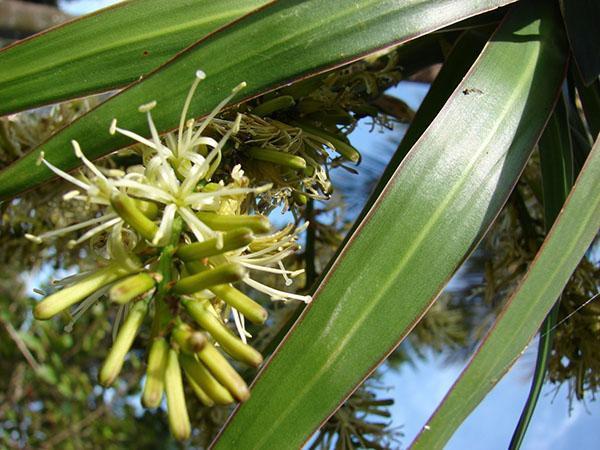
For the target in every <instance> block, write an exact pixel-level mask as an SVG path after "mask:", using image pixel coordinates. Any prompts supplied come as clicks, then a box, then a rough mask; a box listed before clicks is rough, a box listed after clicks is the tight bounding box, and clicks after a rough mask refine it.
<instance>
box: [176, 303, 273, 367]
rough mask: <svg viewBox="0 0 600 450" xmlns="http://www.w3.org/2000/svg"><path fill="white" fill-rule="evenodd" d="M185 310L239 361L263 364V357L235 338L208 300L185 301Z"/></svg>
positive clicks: (257, 364) (253, 364)
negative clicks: (216, 314)
mask: <svg viewBox="0 0 600 450" xmlns="http://www.w3.org/2000/svg"><path fill="white" fill-rule="evenodd" d="M183 304H184V306H185V309H186V310H187V312H188V313H189V314H190V316H191V317H192V318H193V319H194V320H195V321H196V322H197V323H198V325H200V326H201V327H202V328H204V329H205V330H206V331H208V332H209V333H210V335H211V336H212V337H213V339H214V340H215V341H217V342H218V343H219V344H221V347H223V350H225V351H226V352H227V353H229V355H231V356H232V357H233V358H235V359H237V360H238V361H241V362H244V363H246V364H248V365H251V366H254V367H258V366H259V365H260V364H261V363H262V362H263V357H262V355H261V354H260V353H259V352H257V351H256V350H255V349H254V348H252V347H251V346H250V345H248V344H245V343H243V342H242V341H241V340H240V339H238V338H237V337H235V336H234V335H233V333H231V332H230V331H229V329H228V328H227V327H226V326H225V325H223V324H222V323H221V321H220V320H219V319H218V318H217V317H216V316H215V315H214V313H213V312H212V311H211V310H210V309H209V307H208V304H209V302H208V300H204V301H203V300H189V299H187V300H183Z"/></svg>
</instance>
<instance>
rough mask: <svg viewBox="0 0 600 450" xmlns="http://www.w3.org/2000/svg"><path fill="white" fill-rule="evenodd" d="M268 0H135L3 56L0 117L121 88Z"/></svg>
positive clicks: (40, 36) (51, 32)
mask: <svg viewBox="0 0 600 450" xmlns="http://www.w3.org/2000/svg"><path fill="white" fill-rule="evenodd" d="M267 3H268V1H267V0H221V1H218V2H215V1H211V0H171V1H169V2H165V1H164V0H134V1H130V2H123V3H121V4H118V5H115V6H113V7H111V8H107V9H104V10H101V11H99V12H98V13H95V14H91V15H88V16H85V17H83V18H81V19H77V20H74V21H72V22H68V23H66V24H64V25H61V26H58V27H55V28H53V29H51V30H49V31H47V32H43V33H40V34H38V35H36V36H34V37H32V38H29V39H25V40H23V41H21V42H18V43H16V44H15V45H13V46H11V47H8V48H6V49H4V50H2V51H1V52H0V68H2V69H0V115H4V114H9V113H14V112H16V111H22V110H25V109H28V108H32V107H35V106H40V105H44V104H48V103H52V102H58V101H61V100H66V99H70V98H74V97H78V96H82V95H85V94H90V93H93V92H102V91H107V90H110V89H114V88H118V87H121V86H123V85H125V84H129V83H131V82H132V81H135V80H137V79H138V78H139V77H140V76H142V75H145V74H146V73H148V72H150V71H151V70H153V69H155V68H156V67H158V66H159V65H161V64H163V63H164V62H165V61H167V60H168V59H169V58H171V57H172V56H173V55H175V54H176V53H177V52H179V51H180V50H183V49H184V48H185V47H187V46H188V45H190V44H192V43H194V42H196V41H197V40H198V39H200V38H202V37H203V36H205V35H206V34H208V33H211V32H213V31H214V30H216V29H217V28H219V27H221V26H223V25H225V24H227V23H229V22H231V21H232V20H235V19H238V18H239V17H241V16H242V15H244V14H247V13H249V12H250V11H252V10H254V9H256V8H259V7H261V6H263V5H265V4H267Z"/></svg>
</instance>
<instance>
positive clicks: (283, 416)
mask: <svg viewBox="0 0 600 450" xmlns="http://www.w3.org/2000/svg"><path fill="white" fill-rule="evenodd" d="M539 14H541V15H542V17H540V16H539ZM557 23H558V21H557V16H556V15H555V14H552V13H549V12H548V11H547V8H545V5H544V2H543V1H540V2H524V3H519V4H518V5H517V6H516V9H515V10H514V11H513V12H512V14H511V15H510V18H509V19H508V20H507V21H506V22H505V23H504V24H503V25H501V27H500V29H499V31H498V32H497V33H496V34H495V35H494V37H493V38H492V40H491V41H490V42H489V43H488V44H487V45H486V47H485V48H484V50H483V52H482V54H481V56H480V58H479V59H478V60H477V62H476V63H475V64H474V66H473V67H472V68H471V70H470V71H469V73H468V74H467V75H466V77H465V79H464V80H463V81H462V83H461V84H460V85H459V86H458V87H457V89H456V91H455V92H454V94H453V95H452V96H451V98H450V99H449V101H448V103H447V104H446V105H445V106H444V108H443V109H442V110H441V111H440V113H439V114H438V116H437V118H436V119H435V120H434V122H433V123H432V124H431V126H430V127H429V128H428V129H427V131H426V132H425V133H424V135H423V136H422V137H421V138H420V139H419V141H418V142H417V143H416V144H415V146H414V147H413V149H412V150H411V152H410V153H409V154H408V155H407V157H406V158H405V159H404V161H403V162H402V164H401V166H400V167H399V169H398V171H397V172H396V173H395V175H394V176H393V177H392V179H391V180H390V183H389V184H388V186H387V187H386V189H385V190H384V192H383V193H382V195H381V197H380V198H379V199H378V201H377V202H376V203H375V205H374V206H373V208H372V209H371V211H370V213H369V214H368V215H367V217H366V218H365V220H364V221H363V222H362V224H361V226H360V227H359V228H358V230H357V231H356V232H355V234H354V237H353V239H351V240H350V241H349V243H348V244H347V246H346V247H345V249H344V251H343V252H342V253H341V255H340V256H339V257H338V259H337V260H336V263H335V264H334V266H333V269H332V271H331V272H330V273H329V275H328V276H327V277H326V278H325V280H324V281H323V283H322V285H321V286H320V288H319V289H318V291H317V293H316V294H315V298H314V300H313V302H312V304H311V305H309V307H308V308H307V309H306V310H305V311H304V313H303V315H302V316H301V318H300V319H299V321H298V323H297V324H296V325H295V327H294V328H293V329H292V330H291V331H290V333H289V334H288V336H287V337H286V339H285V340H284V342H283V343H282V345H281V346H280V347H279V349H278V351H276V352H275V354H274V356H273V357H272V358H271V359H270V361H269V363H268V364H267V366H266V367H265V369H264V370H263V371H262V372H261V374H260V376H259V377H258V380H257V381H256V383H255V385H254V386H253V389H252V397H251V398H250V400H249V401H248V402H247V403H245V404H244V405H242V406H241V407H239V409H238V410H237V412H236V414H235V415H234V416H233V418H232V419H231V420H230V422H229V424H228V426H226V428H225V429H224V431H223V432H222V434H221V436H220V438H219V439H218V441H216V443H215V444H214V447H215V448H218V449H221V448H222V449H225V448H244V449H263V448H264V449H267V448H268V449H272V448H298V447H300V445H301V444H302V443H303V442H304V441H305V440H306V439H307V438H308V437H309V436H310V435H311V434H312V433H313V432H314V431H315V430H316V429H317V428H318V426H319V425H320V424H321V423H323V421H325V420H327V418H328V417H329V416H330V415H331V414H332V413H333V412H334V411H335V410H336V408H337V407H338V406H339V405H340V403H341V402H343V401H344V400H345V399H346V398H347V397H348V396H349V395H350V394H351V393H352V391H353V390H354V389H355V388H356V387H357V386H358V385H359V384H360V383H361V381H362V380H363V379H364V378H365V377H366V376H368V374H369V373H371V372H372V371H373V370H374V368H375V367H377V365H378V364H379V363H380V362H381V360H382V359H383V358H384V357H385V356H386V355H388V354H389V353H390V352H391V351H392V350H393V349H394V348H395V347H396V346H397V345H398V343H399V342H400V341H401V340H402V339H403V338H404V337H405V336H406V334H407V333H408V332H409V331H410V330H411V328H412V327H413V326H414V324H415V323H416V322H417V321H418V320H419V318H420V317H421V316H422V315H423V314H424V313H425V311H426V310H427V308H428V306H429V305H430V304H431V303H432V302H433V300H434V299H435V298H436V296H437V295H438V294H439V292H440V291H441V289H442V288H443V286H444V285H445V284H446V282H447V281H448V279H449V278H450V277H451V275H452V274H453V272H454V271H455V270H456V268H457V267H458V266H459V265H460V263H461V262H462V261H463V259H464V258H465V256H466V255H467V254H468V253H469V252H470V250H471V249H472V248H473V247H474V245H476V242H477V241H478V240H479V239H480V237H481V236H482V234H483V233H484V232H485V230H486V229H487V228H488V226H489V225H490V223H491V222H492V221H493V219H494V217H495V216H496V215H497V213H498V212H499V211H500V209H501V207H502V205H503V204H504V202H505V200H506V198H507V196H508V194H509V192H510V191H511V189H512V187H513V185H514V183H515V182H516V180H517V178H518V176H519V173H520V172H521V170H522V168H523V166H524V164H525V162H526V160H527V158H528V156H529V154H530V151H531V149H532V148H533V146H534V144H535V142H536V140H537V139H538V137H539V134H540V133H541V130H542V128H543V126H544V124H545V122H546V120H547V118H548V116H549V114H550V111H551V110H552V105H553V103H554V101H555V98H556V93H557V91H558V89H559V86H560V84H561V81H562V79H563V77H564V67H565V61H566V55H565V52H566V51H565V45H564V42H563V39H562V36H561V34H560V29H559V28H558V26H557ZM515 61H519V64H518V65H516V64H515V63H514V62H515Z"/></svg>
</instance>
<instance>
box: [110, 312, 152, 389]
mask: <svg viewBox="0 0 600 450" xmlns="http://www.w3.org/2000/svg"><path fill="white" fill-rule="evenodd" d="M147 312H148V304H147V302H145V301H141V302H137V303H136V304H135V305H134V306H133V307H132V308H131V310H130V311H129V314H128V315H127V318H126V319H125V322H123V325H121V328H120V329H119V333H118V334H117V338H116V339H115V342H114V343H113V346H112V347H111V349H110V352H109V353H108V356H107V357H106V359H105V360H104V364H103V365H102V369H100V376H99V380H100V384H102V385H103V386H110V385H111V384H112V383H113V382H114V381H115V379H116V378H117V376H119V372H121V368H122V367H123V362H124V361H125V355H127V352H128V351H129V349H130V348H131V344H133V340H134V339H135V336H136V335H137V333H138V331H139V329H140V327H141V326H142V323H143V322H144V317H146V313H147Z"/></svg>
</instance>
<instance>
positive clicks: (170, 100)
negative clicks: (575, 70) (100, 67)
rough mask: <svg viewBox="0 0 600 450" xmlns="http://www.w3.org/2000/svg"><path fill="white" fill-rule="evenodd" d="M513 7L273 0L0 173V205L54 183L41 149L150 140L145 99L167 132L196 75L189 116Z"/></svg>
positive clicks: (96, 150) (105, 149) (56, 157)
mask: <svg viewBox="0 0 600 450" xmlns="http://www.w3.org/2000/svg"><path fill="white" fill-rule="evenodd" d="M511 1H513V0H471V1H468V2H465V1H454V2H450V3H449V4H448V3H445V2H439V1H437V0H427V1H423V0H411V1H404V2H397V1H395V0H386V1H381V0H312V1H300V0H296V1H287V2H280V3H276V4H275V5H273V6H271V7H268V8H265V9H263V10H261V11H259V12H257V13H255V14H251V15H249V16H246V17H245V18H243V19H242V20H240V21H238V22H236V23H235V24H233V25H232V26H229V27H227V28H225V29H223V30H221V31H220V32H218V33H214V34H212V35H210V36H209V37H207V38H206V39H204V40H202V41H201V42H200V43H198V44H196V45H194V46H192V47H190V48H188V49H187V50H185V51H184V52H182V53H180V54H179V55H178V57H177V58H175V59H173V60H172V61H170V62H169V63H167V64H166V65H165V66H164V67H162V68H160V69H158V70H156V71H155V72H153V73H151V74H150V75H148V76H147V77H146V78H144V79H143V80H141V81H140V82H137V83H135V84H133V85H131V87H129V88H127V89H125V90H124V91H122V92H121V93H120V94H118V95H116V96H114V97H112V98H111V99H109V100H107V101H106V102H105V103H103V104H101V105H100V106H98V107H97V108H95V109H94V110H92V111H90V112H89V113H88V114H86V115H84V116H82V117H81V118H79V119H78V120H76V121H75V122H74V123H73V124H72V125H71V126H69V127H67V128H65V129H63V130H62V131H60V132H58V133H57V134H56V135H55V136H53V137H52V138H50V139H49V140H48V141H47V142H45V143H43V144H42V145H40V146H39V147H38V148H37V149H36V150H34V151H32V152H30V153H29V154H28V155H26V156H25V157H23V158H22V159H21V160H19V161H17V162H16V163H15V164H13V165H12V166H10V167H9V168H7V169H5V170H4V171H3V172H0V199H3V198H7V197H9V196H12V195H15V194H17V193H19V192H22V191H23V190H25V189H28V188H30V187H32V186H35V185H36V184H39V183H41V182H43V181H46V180H48V179H50V178H52V177H53V174H52V172H50V171H49V170H48V169H47V168H46V167H44V166H42V165H36V160H37V159H38V156H39V153H40V151H42V150H43V151H44V152H45V154H46V158H47V159H48V160H49V161H50V162H51V163H53V164H54V165H56V166H58V167H60V168H62V169H66V170H70V169H73V168H75V167H77V166H78V165H79V164H80V161H79V160H78V159H77V158H76V157H75V155H74V154H73V152H72V151H71V149H70V141H71V140H72V139H77V140H78V141H79V143H80V144H81V147H82V148H83V151H84V152H85V153H86V154H87V156H88V157H90V158H92V159H94V158H98V157H100V156H102V155H105V154H107V153H110V152H111V151H113V150H116V149H118V148H121V147H124V146H126V145H129V144H131V142H130V141H129V140H128V139H126V138H124V137H122V136H119V137H113V136H109V134H108V133H107V132H106V131H105V130H107V129H108V127H109V125H110V122H111V120H112V119H113V118H114V117H117V118H118V119H119V124H120V125H121V126H122V127H124V128H127V129H129V130H132V131H134V132H137V133H140V134H142V135H148V131H147V124H146V118H145V115H143V114H140V113H139V112H137V107H138V106H139V105H141V104H143V103H147V102H149V101H152V100H156V101H157V102H158V107H157V108H155V109H154V110H153V117H154V120H155V122H156V124H157V127H158V129H159V130H161V131H165V130H168V129H171V128H173V127H175V126H176V125H177V124H178V121H179V113H180V111H181V107H182V105H183V102H184V98H185V96H186V94H187V91H188V89H189V86H190V85H191V83H192V79H193V76H194V73H195V71H196V70H197V69H202V70H204V71H205V72H206V74H207V79H206V80H205V81H204V82H202V84H201V86H200V88H199V91H200V92H199V93H198V95H197V96H196V98H195V100H194V102H192V105H191V107H190V115H191V116H194V117H198V116H201V115H204V114H206V113H207V112H208V111H210V110H211V109H212V108H214V107H215V106H216V105H217V104H218V103H219V102H220V101H221V99H223V98H224V97H225V96H226V95H227V94H228V93H229V92H230V90H231V88H233V87H234V86H236V85H237V84H238V83H240V82H241V81H246V82H247V83H248V88H247V89H246V90H245V91H244V94H245V95H246V98H248V97H252V96H256V95H259V94H261V93H264V92H265V91H269V90H273V89H275V88H276V87H278V86H281V85H284V84H286V83H288V82H291V81H292V80H295V79H298V78H299V77H302V76H308V75H309V74H314V73H315V72H319V71H324V70H327V69H330V68H334V67H337V66H339V65H342V64H345V63H348V62H350V61H352V60H355V59H357V58H360V57H361V56H363V55H365V54H368V53H369V52H373V51H374V50H377V49H381V48H385V47H387V46H390V45H393V44H396V43H399V42H403V41H406V40H409V39H413V38H415V37H417V36H419V35H422V34H425V33H428V32H430V31H432V30H435V29H438V28H440V27H443V26H446V25H448V24H450V23H454V22H456V21H459V20H461V19H464V18H465V17H469V16H472V15H475V14H478V13H480V12H483V11H486V10H489V9H493V8H494V7H497V6H500V5H503V4H507V3H511Z"/></svg>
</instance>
